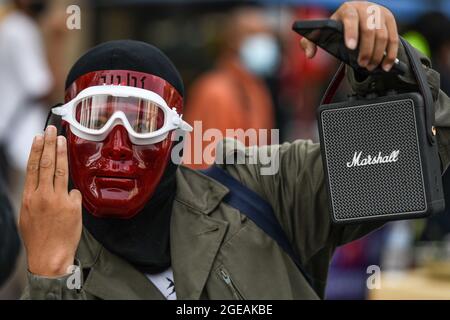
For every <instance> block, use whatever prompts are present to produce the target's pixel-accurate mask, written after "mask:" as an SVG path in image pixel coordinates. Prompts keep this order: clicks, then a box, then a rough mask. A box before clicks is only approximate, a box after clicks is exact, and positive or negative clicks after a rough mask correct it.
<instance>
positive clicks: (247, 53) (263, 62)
mask: <svg viewBox="0 0 450 320" xmlns="http://www.w3.org/2000/svg"><path fill="white" fill-rule="evenodd" d="M239 56H240V59H241V62H242V64H243V65H244V66H245V68H246V69H247V70H248V71H250V72H251V73H253V74H255V75H257V76H262V77H264V76H268V75H271V74H273V72H275V70H276V68H277V67H278V63H279V60H280V50H279V47H278V43H277V41H276V39H275V37H274V36H271V35H269V34H265V33H261V34H255V35H252V36H249V37H248V38H246V39H245V40H244V41H243V43H242V44H241V47H240V50H239Z"/></svg>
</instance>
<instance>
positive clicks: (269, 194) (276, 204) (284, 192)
mask: <svg viewBox="0 0 450 320" xmlns="http://www.w3.org/2000/svg"><path fill="white" fill-rule="evenodd" d="M371 5H373V4H371V3H367V2H359V1H355V2H349V3H346V4H344V5H343V6H342V7H341V8H340V9H339V10H338V11H340V12H338V13H335V14H334V15H333V16H334V17H338V19H340V20H341V21H343V23H344V28H345V30H346V32H345V34H346V43H347V45H348V43H349V42H351V41H349V39H348V38H349V37H350V38H351V35H353V36H355V30H354V29H355V28H354V27H355V24H356V28H358V26H359V25H360V24H361V23H364V22H365V20H364V18H362V17H363V15H364V14H366V10H365V9H366V8H367V7H368V6H371ZM384 10H387V9H384ZM385 14H386V18H389V17H390V16H391V15H392V14H391V13H390V12H388V13H385ZM355 15H356V16H357V17H355ZM366 16H367V14H366ZM352 21H353V22H352ZM394 22H395V21H394ZM388 24H389V25H391V29H390V31H389V32H385V35H384V36H387V37H388V39H391V40H392V44H386V43H387V40H386V41H384V47H382V52H384V51H387V52H391V50H392V47H393V46H397V48H395V55H394V58H395V56H397V49H398V44H399V42H398V34H397V31H396V30H397V29H396V28H392V21H391V20H390V22H389V23H388ZM349 26H350V28H349ZM386 28H387V25H386ZM348 30H352V31H351V32H347V31H348ZM393 30H395V33H396V37H397V38H396V39H393V38H392V36H391V33H392V31H393ZM366 31H367V30H366ZM359 32H365V31H364V29H363V28H362V27H361V28H360V30H359ZM356 34H357V33H356ZM371 36H372V37H373V36H374V35H371ZM371 36H369V37H371ZM356 38H357V37H356ZM361 38H363V39H367V37H365V36H364V35H361ZM372 39H373V38H372ZM304 40H305V39H302V46H303V48H304V49H305V51H307V52H308V50H310V51H311V50H312V52H309V54H308V55H309V56H310V57H312V56H314V53H315V46H314V45H312V44H311V43H309V42H307V41H306V43H305V41H304ZM350 40H351V39H350ZM391 40H389V41H391ZM375 43H376V44H372V50H374V51H377V53H373V54H371V55H370V54H367V43H366V44H365V46H366V49H364V50H361V51H360V52H362V53H361V54H360V61H363V60H364V59H365V57H366V55H367V56H372V59H373V56H374V55H378V50H380V49H379V48H375V49H374V46H375V47H376V46H378V44H379V42H378V41H375ZM362 44H363V43H361V45H362ZM388 56H389V60H386V58H384V60H383V58H382V57H381V58H377V59H376V60H377V61H375V62H373V61H370V62H369V63H367V61H366V63H364V64H365V66H370V67H368V68H372V67H373V66H372V64H374V63H375V64H376V65H378V64H380V63H381V64H382V66H383V68H385V69H389V68H390V67H391V66H392V64H391V56H390V54H388ZM398 58H399V59H400V60H402V61H403V62H405V63H406V64H407V65H409V63H408V59H407V58H406V55H405V53H404V49H403V48H402V47H401V46H400V50H399V52H398ZM422 61H423V63H424V65H425V68H426V73H427V77H428V82H429V84H430V87H431V89H432V92H433V98H434V101H435V112H436V127H437V131H438V133H437V135H438V136H437V138H438V147H439V154H440V157H441V161H442V167H443V168H447V166H448V165H449V159H450V147H449V143H450V141H449V139H450V100H449V99H448V97H447V96H446V95H445V94H444V93H442V92H441V91H440V90H439V75H438V73H437V72H435V71H434V70H432V69H431V65H430V63H429V61H428V60H426V59H423V60H422ZM360 64H361V63H360ZM347 76H348V80H349V81H350V83H351V85H352V88H353V90H354V91H356V92H359V93H360V94H364V93H366V92H368V91H369V88H370V89H371V90H372V88H373V87H375V88H377V89H380V91H381V90H383V91H384V90H385V89H388V88H395V89H396V90H397V91H417V90H418V89H417V85H416V83H415V81H414V77H413V75H412V74H411V73H407V74H406V75H404V76H394V75H389V74H385V75H381V76H377V77H368V78H366V79H364V80H360V81H358V80H357V79H356V78H355V76H354V74H353V73H352V72H351V71H350V72H348V74H347ZM226 145H227V144H225V151H224V152H233V151H230V150H229V148H227V147H226ZM261 150H265V151H267V152H268V154H269V155H273V154H274V153H276V154H277V155H278V158H279V170H278V172H276V173H275V174H273V175H261V165H260V164H256V165H231V166H227V165H225V166H224V168H225V170H227V171H228V172H229V173H230V174H232V175H233V176H234V177H236V178H237V179H239V180H240V181H242V182H243V183H244V184H245V185H247V186H249V187H250V188H252V189H253V190H254V191H256V192H257V193H259V194H260V195H261V196H262V197H264V198H266V199H267V200H268V201H269V202H270V203H271V205H272V207H273V209H274V211H275V214H276V215H277V218H278V220H279V221H280V223H281V225H282V226H283V228H284V230H285V232H286V233H287V236H288V237H289V239H290V240H291V242H292V243H293V244H294V246H295V249H296V250H297V251H298V254H299V255H300V257H301V260H302V262H303V264H304V265H305V269H306V270H307V271H308V272H309V273H310V274H311V275H312V276H313V277H314V278H316V280H318V281H325V280H326V273H327V269H328V263H329V260H330V259H331V256H332V254H333V251H334V249H335V248H336V246H338V245H341V244H344V243H346V242H349V241H352V240H355V239H358V238H359V237H362V236H364V235H366V234H367V233H369V232H371V231H372V230H374V229H376V228H378V227H379V226H381V225H382V223H366V224H355V225H351V226H343V225H334V224H332V222H331V217H330V213H329V209H328V195H327V190H326V186H325V181H324V173H323V167H322V159H321V153H320V147H319V145H318V144H313V143H311V142H308V141H301V140H298V141H296V142H294V143H291V144H289V143H286V144H283V145H279V146H271V147H263V148H261ZM263 153H264V152H263Z"/></svg>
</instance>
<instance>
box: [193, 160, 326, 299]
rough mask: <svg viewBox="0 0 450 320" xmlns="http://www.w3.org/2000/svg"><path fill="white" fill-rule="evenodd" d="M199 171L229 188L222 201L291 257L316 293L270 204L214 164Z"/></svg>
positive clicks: (311, 280)
mask: <svg viewBox="0 0 450 320" xmlns="http://www.w3.org/2000/svg"><path fill="white" fill-rule="evenodd" d="M201 172H202V173H203V174H205V175H207V176H208V177H210V178H213V179H214V180H216V181H218V182H219V183H221V184H223V185H224V186H226V187H227V188H228V189H229V191H230V192H229V193H228V194H227V195H226V196H225V197H224V199H223V201H224V202H225V203H227V204H228V205H230V206H232V207H233V208H235V209H237V210H239V211H240V212H241V213H242V214H244V215H246V216H247V217H248V218H249V219H250V220H252V221H253V222H254V223H255V224H256V225H257V226H258V227H259V228H260V229H261V230H263V231H264V232H265V233H266V234H267V235H268V236H270V237H271V238H272V239H273V240H274V241H275V242H276V243H277V244H278V245H279V246H280V247H281V248H282V249H283V250H284V251H285V252H286V253H287V254H288V255H289V256H290V257H291V259H292V261H293V262H294V263H295V264H296V266H297V268H298V269H299V270H300V272H301V273H302V274H303V276H304V277H305V279H306V280H307V281H308V283H309V285H310V286H311V288H313V289H314V291H315V292H316V293H318V292H319V291H318V289H317V288H316V286H315V283H314V281H313V279H312V278H311V277H310V276H309V274H307V273H306V272H305V270H304V269H303V267H302V264H301V263H300V261H301V260H300V257H299V256H298V254H297V253H296V252H295V251H294V249H293V248H292V245H291V242H290V241H289V239H288V238H287V236H286V233H285V232H284V230H283V228H282V227H281V225H280V223H279V222H278V219H277V218H276V216H275V213H274V212H273V209H272V206H271V205H270V204H269V203H268V202H267V201H266V200H265V199H263V198H262V197H261V196H260V195H258V194H257V193H256V192H254V191H253V190H251V189H249V188H248V187H246V186H244V185H243V184H242V183H241V182H240V181H238V180H236V179H235V178H233V177H232V176H231V175H230V174H229V173H227V172H226V171H225V170H222V169H220V168H219V167H217V166H215V165H213V166H211V167H209V168H208V169H206V170H202V171H201Z"/></svg>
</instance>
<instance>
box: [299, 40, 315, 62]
mask: <svg viewBox="0 0 450 320" xmlns="http://www.w3.org/2000/svg"><path fill="white" fill-rule="evenodd" d="M300 45H301V46H302V48H303V50H304V51H305V54H306V57H307V58H309V59H311V58H313V57H314V56H315V55H316V52H317V46H316V45H315V44H314V43H312V42H311V41H309V40H308V39H306V38H302V40H300Z"/></svg>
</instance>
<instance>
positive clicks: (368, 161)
mask: <svg viewBox="0 0 450 320" xmlns="http://www.w3.org/2000/svg"><path fill="white" fill-rule="evenodd" d="M399 153H400V150H394V151H392V152H391V154H390V155H385V156H383V155H382V154H381V152H378V155H377V156H375V157H374V156H371V155H367V156H365V157H364V158H362V157H361V155H362V151H360V152H358V151H356V152H355V154H354V155H353V160H352V161H351V162H347V167H348V168H351V167H361V166H367V165H372V164H380V163H390V162H397V161H398V155H399Z"/></svg>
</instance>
